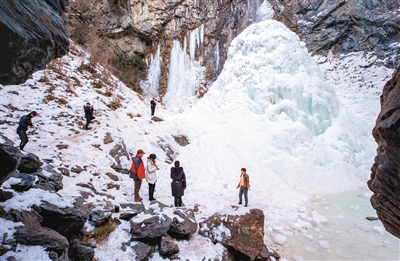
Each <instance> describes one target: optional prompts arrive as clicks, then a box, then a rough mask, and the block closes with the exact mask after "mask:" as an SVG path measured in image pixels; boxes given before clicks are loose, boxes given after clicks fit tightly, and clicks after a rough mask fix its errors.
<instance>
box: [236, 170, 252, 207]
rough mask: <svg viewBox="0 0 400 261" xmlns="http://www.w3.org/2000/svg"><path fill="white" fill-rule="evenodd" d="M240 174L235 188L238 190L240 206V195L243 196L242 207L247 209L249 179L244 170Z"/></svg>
mask: <svg viewBox="0 0 400 261" xmlns="http://www.w3.org/2000/svg"><path fill="white" fill-rule="evenodd" d="M241 171H242V172H241V174H240V181H239V184H238V185H237V187H236V188H240V189H239V204H242V195H243V194H244V206H245V207H247V203H248V198H247V192H248V190H249V189H250V178H249V175H248V174H247V173H246V169H245V168H242V169H241Z"/></svg>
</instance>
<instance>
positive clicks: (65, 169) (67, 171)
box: [57, 167, 70, 177]
mask: <svg viewBox="0 0 400 261" xmlns="http://www.w3.org/2000/svg"><path fill="white" fill-rule="evenodd" d="M57 169H58V170H59V171H60V172H61V174H63V175H64V176H67V177H69V176H70V174H69V169H67V168H63V167H60V168H57Z"/></svg>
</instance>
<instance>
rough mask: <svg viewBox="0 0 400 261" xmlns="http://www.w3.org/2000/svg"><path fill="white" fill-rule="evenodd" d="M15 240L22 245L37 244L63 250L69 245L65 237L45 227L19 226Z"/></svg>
mask: <svg viewBox="0 0 400 261" xmlns="http://www.w3.org/2000/svg"><path fill="white" fill-rule="evenodd" d="M15 240H16V241H17V242H18V243H20V244H23V245H39V246H43V247H45V248H47V249H58V250H64V249H67V248H68V246H69V242H68V240H67V238H65V237H64V236H62V235H60V234H59V233H58V232H56V231H54V230H53V229H50V228H47V227H36V226H34V227H19V228H17V232H16V233H15Z"/></svg>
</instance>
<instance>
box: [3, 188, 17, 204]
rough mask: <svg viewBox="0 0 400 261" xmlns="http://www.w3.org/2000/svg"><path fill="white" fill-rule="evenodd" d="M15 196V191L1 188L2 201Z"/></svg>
mask: <svg viewBox="0 0 400 261" xmlns="http://www.w3.org/2000/svg"><path fill="white" fill-rule="evenodd" d="M13 196H14V193H12V192H11V191H7V190H3V189H0V202H4V201H7V200H9V199H10V198H12V197H13Z"/></svg>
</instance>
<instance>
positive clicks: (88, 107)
mask: <svg viewBox="0 0 400 261" xmlns="http://www.w3.org/2000/svg"><path fill="white" fill-rule="evenodd" d="M83 110H84V111H85V118H86V125H85V130H87V129H88V128H89V123H90V121H91V120H93V119H95V118H96V117H93V110H94V109H93V106H92V105H91V104H90V103H89V102H87V103H86V104H85V105H83Z"/></svg>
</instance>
